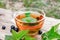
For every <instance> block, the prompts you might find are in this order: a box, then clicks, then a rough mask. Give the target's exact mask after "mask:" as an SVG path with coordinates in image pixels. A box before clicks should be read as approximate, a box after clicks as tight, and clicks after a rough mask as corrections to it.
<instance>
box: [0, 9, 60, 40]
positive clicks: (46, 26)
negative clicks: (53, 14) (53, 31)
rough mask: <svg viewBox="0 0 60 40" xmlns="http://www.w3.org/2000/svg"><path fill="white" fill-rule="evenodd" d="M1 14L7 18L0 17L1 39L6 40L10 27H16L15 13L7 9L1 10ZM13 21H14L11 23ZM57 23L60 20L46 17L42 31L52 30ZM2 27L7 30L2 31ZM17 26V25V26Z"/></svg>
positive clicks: (39, 37) (39, 39)
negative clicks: (13, 17) (13, 18)
mask: <svg viewBox="0 0 60 40" xmlns="http://www.w3.org/2000/svg"><path fill="white" fill-rule="evenodd" d="M0 14H4V15H5V16H3V15H1V16H0V39H2V40H4V38H5V35H10V34H11V33H10V27H11V25H15V24H14V23H13V22H12V21H14V20H12V17H11V16H12V14H13V12H12V11H10V10H6V9H0ZM11 20H12V21H11ZM57 23H60V19H54V18H50V17H45V22H44V25H43V27H42V29H41V30H42V31H43V32H46V31H48V30H50V28H51V26H53V25H56V24H57ZM2 25H5V26H6V29H5V30H2ZM15 26H16V25H15ZM37 38H38V39H37V40H41V35H37Z"/></svg>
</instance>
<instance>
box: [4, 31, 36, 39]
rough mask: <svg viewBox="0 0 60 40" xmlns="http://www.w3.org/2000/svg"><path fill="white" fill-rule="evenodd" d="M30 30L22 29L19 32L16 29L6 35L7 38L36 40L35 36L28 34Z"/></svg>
mask: <svg viewBox="0 0 60 40" xmlns="http://www.w3.org/2000/svg"><path fill="white" fill-rule="evenodd" d="M28 32H29V31H28V30H22V31H20V32H18V33H17V32H16V31H14V30H12V35H6V36H5V40H23V39H24V40H36V39H35V38H32V37H30V36H29V35H27V33H28Z"/></svg>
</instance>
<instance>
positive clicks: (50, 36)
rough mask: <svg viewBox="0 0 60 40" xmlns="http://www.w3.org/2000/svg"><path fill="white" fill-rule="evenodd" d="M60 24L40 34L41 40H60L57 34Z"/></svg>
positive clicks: (59, 35)
mask: <svg viewBox="0 0 60 40" xmlns="http://www.w3.org/2000/svg"><path fill="white" fill-rule="evenodd" d="M59 25H60V24H57V25H55V26H53V27H52V28H51V30H49V31H48V32H46V33H43V34H42V39H43V40H60V34H59V33H58V27H59Z"/></svg>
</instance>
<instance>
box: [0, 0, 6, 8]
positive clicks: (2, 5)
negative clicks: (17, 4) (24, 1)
mask: <svg viewBox="0 0 60 40" xmlns="http://www.w3.org/2000/svg"><path fill="white" fill-rule="evenodd" d="M0 8H5V3H4V2H3V0H0Z"/></svg>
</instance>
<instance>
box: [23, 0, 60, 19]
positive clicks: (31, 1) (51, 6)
mask: <svg viewBox="0 0 60 40" xmlns="http://www.w3.org/2000/svg"><path fill="white" fill-rule="evenodd" d="M23 3H24V6H25V7H33V8H39V9H43V10H44V11H45V12H46V16H48V17H54V18H57V19H60V12H59V11H60V5H59V4H60V0H23Z"/></svg>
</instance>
